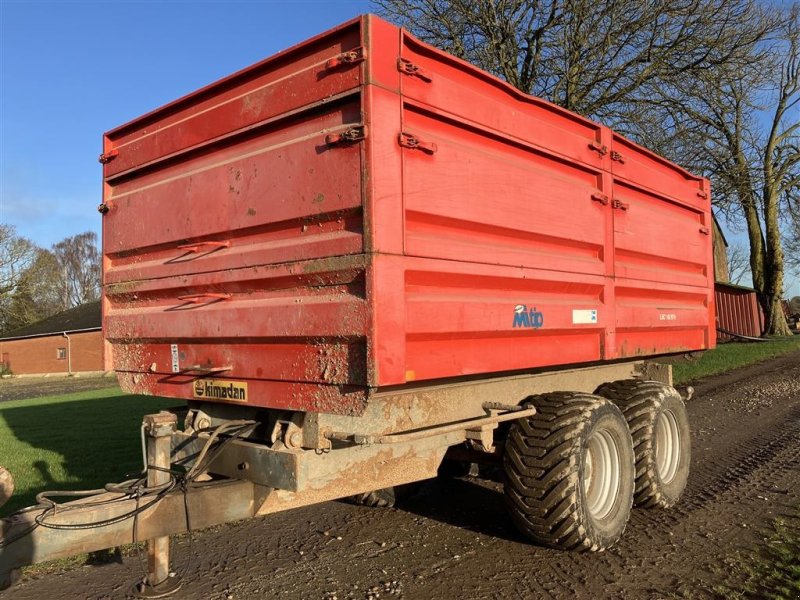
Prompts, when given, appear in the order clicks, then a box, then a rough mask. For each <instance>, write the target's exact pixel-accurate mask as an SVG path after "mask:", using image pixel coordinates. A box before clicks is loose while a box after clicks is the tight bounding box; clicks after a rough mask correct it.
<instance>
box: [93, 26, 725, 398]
mask: <svg viewBox="0 0 800 600" xmlns="http://www.w3.org/2000/svg"><path fill="white" fill-rule="evenodd" d="M102 161H103V162H104V166H103V173H104V204H105V205H106V207H107V208H108V212H106V213H105V215H104V217H103V218H104V232H103V244H104V248H103V251H104V275H105V282H104V283H105V298H104V318H105V332H106V336H107V338H108V340H109V341H110V343H111V345H112V347H113V364H114V367H115V369H116V370H117V371H118V372H119V374H120V379H121V381H122V383H123V385H124V387H125V388H126V389H129V390H131V391H136V392H145V393H154V394H159V395H164V396H173V397H183V398H193V397H195V394H194V392H193V389H194V387H195V384H196V383H197V382H198V381H202V380H203V379H208V378H213V379H214V380H215V382H216V383H218V384H220V385H222V384H223V383H224V382H227V381H234V382H245V383H247V386H248V387H247V397H246V400H244V401H245V402H247V403H248V404H254V405H259V406H269V407H285V408H290V409H297V410H307V411H329V412H335V413H347V414H359V413H360V412H361V411H362V410H363V408H364V403H365V402H366V401H367V399H368V397H369V395H370V394H371V393H372V392H373V391H374V390H376V389H380V388H385V387H387V386H398V385H403V384H407V383H409V382H412V381H422V380H441V379H447V378H454V377H461V376H468V375H477V374H498V373H503V372H512V371H518V370H530V369H541V368H547V367H552V366H557V365H566V364H578V363H594V362H598V361H607V360H616V359H624V358H631V357H642V356H650V355H659V354H669V353H675V352H684V351H690V350H702V349H707V348H710V347H713V345H714V344H715V335H714V329H713V327H714V307H713V269H712V258H711V236H710V235H709V231H710V228H711V215H710V200H709V185H708V181H707V180H705V179H703V178H701V177H696V176H693V175H691V174H689V173H687V172H686V171H684V170H683V169H681V168H680V167H678V166H676V165H674V164H672V163H670V162H668V161H666V160H664V159H663V158H661V157H659V156H657V155H655V154H653V153H651V152H649V151H648V150H645V149H644V148H641V147H639V146H637V145H636V144H634V143H632V142H630V141H628V140H626V139H624V138H623V137H621V136H619V135H617V134H615V133H614V132H612V131H611V130H610V129H608V128H606V127H603V126H601V125H598V124H596V123H593V122H591V121H589V120H587V119H584V118H582V117H580V116H578V115H575V114H573V113H570V112H568V111H565V110H563V109H560V108H558V107H556V106H554V105H552V104H550V103H548V102H546V101H543V100H540V99H538V98H534V97H531V96H527V95H525V94H522V93H521V92H519V91H517V90H516V89H514V88H512V87H510V86H509V85H507V84H506V83H504V82H502V81H500V80H498V79H497V78H495V77H493V76H491V75H489V74H487V73H485V72H483V71H480V70H478V69H476V68H475V67H473V66H471V65H469V64H467V63H465V62H463V61H461V60H458V59H456V58H454V57H452V56H450V55H448V54H445V53H443V52H440V51H438V50H436V49H434V48H432V47H430V46H427V45H425V44H423V43H421V42H419V41H417V40H416V39H414V38H413V37H411V36H410V35H409V34H408V33H406V32H405V31H403V30H401V29H398V28H396V27H394V26H392V25H390V24H388V23H386V22H384V21H382V20H380V19H378V18H376V17H373V16H364V17H360V18H358V19H355V20H353V21H350V22H348V23H345V24H344V25H342V26H340V27H338V28H336V29H334V30H332V31H329V32H327V33H325V34H322V35H320V36H318V37H316V38H313V39H311V40H309V41H307V42H304V43H302V44H300V45H298V46H295V47H293V48H290V49H289V50H286V51H285V52H282V53H280V54H278V55H276V56H274V57H272V58H269V59H267V60H265V61H263V62H261V63H258V64H256V65H254V66H252V67H250V68H247V69H245V70H243V71H241V72H239V73H236V74H234V75H232V76H230V77H228V78H226V79H224V80H221V81H219V82H217V83H214V84H212V85H210V86H208V87H206V88H204V89H202V90H199V91H198V92H195V93H193V94H191V95H189V96H186V97H185V98H182V99H180V100H178V101H176V102H173V103H172V104H169V105H167V106H165V107H163V108H160V109H158V110H156V111H154V112H151V113H149V114H147V115H145V116H143V117H141V118H139V119H136V120H135V121H133V122H131V123H128V124H126V125H123V126H122V127H119V128H117V129H114V130H113V131H110V132H109V133H107V134H106V135H105V138H104V154H103V157H102ZM593 311H594V312H593ZM198 385H199V384H198ZM234 401H242V400H241V399H238V400H234Z"/></svg>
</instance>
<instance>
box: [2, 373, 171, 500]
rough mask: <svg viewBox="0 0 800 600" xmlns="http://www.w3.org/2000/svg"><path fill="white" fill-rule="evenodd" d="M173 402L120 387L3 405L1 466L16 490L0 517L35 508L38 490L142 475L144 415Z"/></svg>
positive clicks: (85, 486) (92, 485)
mask: <svg viewBox="0 0 800 600" xmlns="http://www.w3.org/2000/svg"><path fill="white" fill-rule="evenodd" d="M0 385H2V383H0ZM177 404H179V401H176V400H169V399H165V398H154V397H151V396H132V395H128V394H123V393H122V392H121V391H120V390H119V388H111V389H102V390H94V391H89V392H79V393H74V394H66V395H60V396H45V397H43V398H35V399H29V400H13V401H9V402H1V403H0V465H2V466H4V467H6V468H7V469H8V470H9V471H10V472H11V474H12V475H13V476H14V482H15V484H16V492H15V493H14V496H13V497H12V498H11V500H9V501H8V503H7V504H6V505H4V506H3V508H2V509H0V514H2V515H5V514H8V513H10V512H13V511H15V510H17V509H19V508H22V507H24V506H29V505H31V504H34V503H35V500H34V497H35V495H36V494H37V493H39V492H41V491H42V490H58V489H62V490H63V489H74V490H78V489H91V488H96V487H102V485H103V484H105V483H107V482H110V481H121V480H122V479H123V478H124V476H125V474H127V473H132V472H138V471H140V470H141V468H142V464H141V463H142V453H141V449H140V448H141V444H140V441H139V427H140V425H141V422H142V416H143V415H145V414H147V413H151V412H158V411H159V410H161V409H163V408H167V407H170V406H176V405H177Z"/></svg>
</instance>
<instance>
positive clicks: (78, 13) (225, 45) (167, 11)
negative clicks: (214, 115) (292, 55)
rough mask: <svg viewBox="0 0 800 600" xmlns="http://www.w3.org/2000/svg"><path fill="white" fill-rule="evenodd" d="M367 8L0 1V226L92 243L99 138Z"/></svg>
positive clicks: (96, 225)
mask: <svg viewBox="0 0 800 600" xmlns="http://www.w3.org/2000/svg"><path fill="white" fill-rule="evenodd" d="M369 9H370V6H369V3H368V2H367V1H357V0H344V1H328V2H312V1H297V0H295V1H294V2H269V1H255V0H251V1H223V0H219V1H217V2H197V1H193V2H182V1H177V0H172V1H170V0H161V1H155V2H151V1H138V2H133V1H116V2H114V1H94V2H73V1H50V2H45V1H36V0H27V1H26V0H0V223H10V224H12V225H16V227H17V232H18V233H19V234H20V235H22V236H24V237H27V238H30V239H31V240H33V241H34V242H36V243H37V244H39V245H40V246H44V247H49V246H51V245H52V244H53V243H55V242H58V241H60V240H61V239H63V238H65V237H67V236H69V235H74V234H76V233H80V232H83V231H86V230H93V231H96V232H97V233H98V235H99V233H100V215H99V214H98V213H97V211H96V208H97V205H98V204H100V201H101V194H102V188H101V166H100V164H99V163H98V162H97V157H98V155H99V154H100V152H101V150H102V135H103V132H105V131H108V130H110V129H112V128H114V127H115V126H117V125H121V124H123V123H125V122H127V121H129V120H131V119H133V118H135V117H138V116H140V115H142V114H144V113H146V112H149V111H150V110H152V109H154V108H157V107H158V106H161V105H163V104H166V103H167V102H170V101H171V100H174V99H176V98H178V97H180V96H183V95H185V94H187V93H189V92H191V91H193V90H195V89H197V88H200V87H202V86H204V85H206V84H208V83H211V82H212V81H215V80H216V79H219V78H221V77H224V76H226V75H229V74H230V73H232V72H234V71H237V70H239V69H241V68H243V67H246V66H248V65H250V64H252V63H254V62H257V61H259V60H261V59H263V58H266V57H268V56H270V55H272V54H274V53H276V52H279V51H280V50H283V49H285V48H287V47H289V46H291V45H293V44H296V43H298V42H301V41H303V40H304V39H306V38H309V37H311V36H313V35H316V34H318V33H321V32H322V31H325V30H326V29H330V28H331V27H334V26H335V25H338V24H339V23H342V22H344V21H346V20H348V19H350V18H352V17H354V16H356V15H358V14H361V13H365V12H369Z"/></svg>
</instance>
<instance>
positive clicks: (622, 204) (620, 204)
mask: <svg viewBox="0 0 800 600" xmlns="http://www.w3.org/2000/svg"><path fill="white" fill-rule="evenodd" d="M611 206H612V207H613V208H618V209H620V210H628V208H630V204H628V203H627V202H623V201H622V200H617V199H616V198H614V200H612V201H611Z"/></svg>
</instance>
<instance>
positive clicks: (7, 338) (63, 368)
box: [0, 301, 104, 375]
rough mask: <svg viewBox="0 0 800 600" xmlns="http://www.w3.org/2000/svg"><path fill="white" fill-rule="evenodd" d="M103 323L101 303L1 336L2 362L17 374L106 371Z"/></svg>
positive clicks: (94, 303)
mask: <svg viewBox="0 0 800 600" xmlns="http://www.w3.org/2000/svg"><path fill="white" fill-rule="evenodd" d="M101 322H102V320H101V312H100V302H99V301H98V302H90V303H88V304H84V305H82V306H78V307H76V308H73V309H70V310H67V311H64V312H62V313H59V314H57V315H53V316H52V317H48V318H47V319H44V320H42V321H39V322H38V323H33V324H32V325H27V326H25V327H21V328H19V329H15V330H14V331H10V332H8V333H7V334H5V335H3V336H0V363H2V365H3V366H5V368H6V370H10V371H11V372H12V373H13V374H14V375H30V374H44V373H65V374H70V373H81V372H87V371H103V370H104V356H103V352H104V342H103V331H102V327H101ZM0 370H2V369H0Z"/></svg>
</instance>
